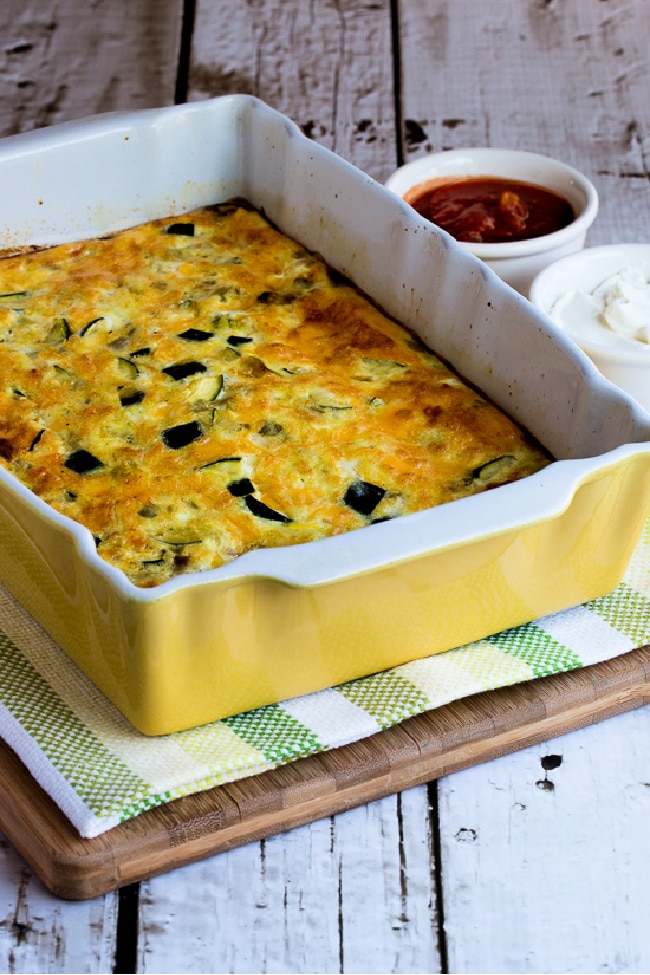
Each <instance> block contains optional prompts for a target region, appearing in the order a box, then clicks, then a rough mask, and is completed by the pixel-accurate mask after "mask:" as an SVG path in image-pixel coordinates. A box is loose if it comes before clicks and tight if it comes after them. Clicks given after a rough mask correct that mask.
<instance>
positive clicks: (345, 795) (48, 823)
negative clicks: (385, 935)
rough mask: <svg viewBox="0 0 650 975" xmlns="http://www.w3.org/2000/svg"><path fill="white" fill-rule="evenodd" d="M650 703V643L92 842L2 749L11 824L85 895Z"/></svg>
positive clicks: (47, 878)
mask: <svg viewBox="0 0 650 975" xmlns="http://www.w3.org/2000/svg"><path fill="white" fill-rule="evenodd" d="M647 703H650V646H646V647H641V648H639V649H637V650H633V651H631V652H629V653H627V654H624V655H622V656H620V657H616V658H614V659H613V660H610V661H606V662H604V663H600V664H596V665H594V666H591V667H585V668H582V669H580V670H574V671H570V672H569V673H565V674H557V675H553V676H551V677H544V678H540V679H537V680H534V681H529V682H527V683H523V684H518V685H515V686H514V687H509V688H503V689H500V690H497V691H490V692H486V693H482V694H476V695H474V696H472V697H468V698H464V699H463V700H461V701H456V702H454V703H452V704H449V705H445V706H444V707H440V708H437V709H436V710H434V711H430V712H428V713H426V714H422V715H419V716H417V717H415V718H410V719H408V720H407V721H405V722H403V723H402V724H400V725H398V726H396V727H394V728H390V729H388V730H386V731H383V732H379V733H378V734H376V735H373V736H372V737H369V738H366V739H363V740H362V741H359V742H355V743H353V744H351V745H346V746H344V747H342V748H338V749H334V750H333V751H330V752H325V753H323V754H321V755H315V756H312V757H310V758H305V759H301V760H300V761H297V762H294V763H293V764H290V765H287V766H284V767H282V768H278V769H274V770H273V771H270V772H264V773H263V774H261V775H257V776H254V777H251V778H248V779H243V780H241V781H239V782H235V783H232V784H229V785H222V786H219V787H218V788H214V789H210V790H209V791H207V792H203V793H200V794H198V795H195V796H189V797H187V798H183V799H177V800H175V801H174V802H171V803H169V804H168V805H165V806H161V807H159V808H157V809H152V810H150V811H148V812H146V813H143V814H141V815H139V816H137V817H136V818H135V819H132V820H129V821H128V822H125V823H123V824H122V825H121V826H118V827H116V828H115V829H112V830H109V831H108V832H107V833H104V834H103V835H102V836H99V837H97V838H95V839H91V840H87V839H83V838H82V837H80V836H79V835H78V834H77V833H76V831H75V830H74V828H73V827H72V826H71V824H70V823H69V821H68V820H67V819H66V818H65V817H64V816H63V814H62V813H61V812H60V810H59V809H58V807H57V806H56V805H55V804H54V803H53V802H52V800H51V799H50V798H49V797H48V796H47V795H46V794H45V793H44V792H43V790H42V789H41V788H40V787H39V786H38V784H37V783H36V782H35V781H34V780H33V778H32V777H31V775H30V774H29V772H28V771H27V769H26V768H25V767H24V765H23V764H22V763H21V761H20V760H19V759H18V758H17V756H16V755H15V754H14V753H13V752H12V751H11V749H9V748H8V746H6V745H5V744H4V743H3V742H0V777H1V779H2V782H3V784H4V789H2V790H0V827H1V828H2V829H3V830H4V832H5V833H6V835H7V837H8V838H9V840H10V841H11V842H12V843H13V844H14V845H15V846H16V848H17V849H18V851H19V852H20V853H21V854H22V856H23V857H24V858H25V859H26V860H27V862H28V863H29V864H30V865H31V867H32V868H33V869H34V871H35V872H36V873H37V874H38V875H39V877H40V878H41V880H42V881H43V883H44V884H45V885H46V886H47V887H48V888H49V889H50V890H51V891H52V892H53V893H54V894H56V895H57V896H59V897H62V898H66V899H69V900H84V899H87V898H90V897H95V896H97V895H100V894H103V893H106V892H108V891H110V890H114V889H116V888H119V887H123V886H125V885H127V884H131V883H134V882H136V881H139V880H144V879H146V878H149V877H152V876H155V875H157V874H161V873H165V872H167V871H170V870H173V869H175V868H176V867H180V866H183V865H185V864H187V863H191V862H193V861H196V860H200V859H204V858H206V857H209V856H212V855H214V854H217V853H220V852H223V851H225V850H227V849H230V848H232V847H235V846H241V845H243V844H245V843H249V842H252V841H255V840H259V839H261V838H263V837H266V836H270V835H272V834H274V833H279V832H283V831H285V830H289V829H292V828H294V827H296V826H301V825H304V824H305V823H309V822H313V821H314V820H317V819H321V818H323V817H325V816H330V815H333V814H336V813H339V812H342V811H344V810H345V809H350V808H352V807H354V806H358V805H361V804H363V803H366V802H370V801H372V800H374V799H379V798H381V797H383V796H386V795H389V794H391V793H395V792H399V791H401V790H403V789H407V788H410V787H411V786H415V785H419V784H421V783H423V782H427V781H430V780H432V779H436V778H439V777H440V776H443V775H448V774H449V773H451V772H456V771H459V770H460V769H463V768H467V767H469V766H472V765H476V764H478V763H480V762H485V761H489V760H490V759H493V758H497V757H499V756H501V755H505V754H507V753H509V752H513V751H516V750H518V749H521V748H524V747H526V746H528V745H532V744H535V743H539V742H541V741H546V740H548V739H550V738H553V737H556V736H557V735H560V734H563V733H565V732H568V731H573V730H576V729H577V728H581V727H584V726H586V725H589V724H592V723H594V722H596V721H600V720H602V719H604V718H608V717H612V716H614V715H616V714H620V713H622V712H624V711H629V710H632V709H633V708H636V707H640V706H641V705H643V704H647Z"/></svg>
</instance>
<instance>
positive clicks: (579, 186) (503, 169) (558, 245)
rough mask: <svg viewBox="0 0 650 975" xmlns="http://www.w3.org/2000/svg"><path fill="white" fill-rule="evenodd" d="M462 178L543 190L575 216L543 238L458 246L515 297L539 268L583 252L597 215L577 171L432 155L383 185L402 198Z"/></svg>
mask: <svg viewBox="0 0 650 975" xmlns="http://www.w3.org/2000/svg"><path fill="white" fill-rule="evenodd" d="M468 175H470V176H471V175H476V176H479V175H480V176H502V177H508V178H511V179H518V180H522V181H524V182H527V183H535V184H537V185H538V186H544V187H546V188H547V189H550V190H553V191H554V192H555V193H559V194H560V195H561V196H564V197H566V199H567V200H568V201H569V203H570V204H571V205H572V207H573V209H574V211H575V214H576V217H575V220H573V222H572V223H570V224H569V225H568V226H567V227H564V228H563V229H562V230H557V231H555V232H554V233H552V234H547V235H546V236H544V237H536V238H531V239H529V240H522V241H509V242H507V243H503V244H488V243H484V244H474V243H461V247H464V248H465V249H466V250H468V251H470V253H472V254H474V255H475V256H476V257H479V258H481V260H483V261H485V263H486V264H488V265H489V266H490V267H491V268H492V269H493V270H494V271H496V273H497V274H498V275H499V277H500V278H502V280H504V281H506V282H507V283H508V284H509V285H511V286H512V287H513V288H515V289H516V290H517V291H519V292H520V293H521V294H523V295H526V296H527V295H528V291H529V288H530V284H531V282H532V280H533V278H534V277H535V276H536V275H537V274H538V273H539V272H540V271H541V270H542V268H544V267H546V266H547V265H548V264H550V263H552V262H553V261H556V260H558V258H561V257H564V255H565V254H572V253H573V252H574V251H579V250H581V249H582V247H584V242H585V235H586V233H587V230H588V229H589V227H590V226H591V224H592V223H593V222H594V220H595V218H596V214H597V212H598V194H597V192H596V189H595V187H594V186H593V184H592V183H591V182H590V180H588V179H587V177H586V176H584V175H583V174H582V173H580V172H578V170H577V169H573V168H572V167H571V166H567V165H566V164H565V163H563V162H560V161H559V160H557V159H551V158H549V157H548V156H542V155H540V154H539V153H536V152H523V151H519V150H516V149H490V148H472V149H453V150H450V151H448V152H436V153H432V154H431V155H427V156H422V157H420V158H419V159H416V160H415V161H414V162H410V163H407V164H406V165H405V166H401V167H400V168H399V169H397V170H396V171H395V172H394V173H393V175H392V176H391V177H390V178H389V179H388V180H387V182H386V186H387V187H388V189H390V190H392V191H393V192H394V193H397V194H398V196H401V197H402V198H403V197H404V194H405V193H407V192H408V190H409V189H411V188H412V187H414V186H417V185H418V184H420V183H424V182H426V181H427V180H430V179H438V178H440V177H449V178H450V179H451V178H452V177H454V176H468Z"/></svg>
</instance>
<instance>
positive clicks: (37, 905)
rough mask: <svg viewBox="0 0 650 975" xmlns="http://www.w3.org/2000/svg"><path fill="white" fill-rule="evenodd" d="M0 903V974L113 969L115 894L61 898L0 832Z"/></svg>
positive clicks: (115, 926)
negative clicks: (88, 898) (73, 900)
mask: <svg viewBox="0 0 650 975" xmlns="http://www.w3.org/2000/svg"><path fill="white" fill-rule="evenodd" d="M0 905H1V906H0V971H3V972H16V973H19V972H43V973H46V972H110V971H112V969H113V954H114V950H115V938H116V929H117V895H115V894H108V895H106V897H98V898H96V899H95V900H92V901H83V902H80V903H75V904H70V903H68V902H65V901H61V900H59V898H57V897H54V896H53V895H52V894H50V893H49V891H47V890H46V889H45V887H44V886H43V885H42V884H41V882H40V880H39V879H38V878H37V877H36V876H35V875H34V874H33V873H32V871H31V870H30V869H29V867H28V866H27V865H26V864H25V862H24V860H23V859H22V857H20V856H19V855H18V853H16V851H15V850H14V848H13V847H12V846H11V845H10V844H9V843H8V842H7V840H6V839H4V837H3V836H2V835H1V834H0Z"/></svg>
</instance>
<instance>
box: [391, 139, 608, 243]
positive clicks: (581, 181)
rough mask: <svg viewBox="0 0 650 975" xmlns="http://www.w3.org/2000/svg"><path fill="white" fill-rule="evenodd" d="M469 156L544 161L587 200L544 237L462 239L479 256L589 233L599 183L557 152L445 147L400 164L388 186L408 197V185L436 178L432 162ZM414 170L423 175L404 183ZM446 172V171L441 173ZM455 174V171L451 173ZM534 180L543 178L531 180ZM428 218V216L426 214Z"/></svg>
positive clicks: (495, 147) (597, 201) (563, 240)
mask: <svg viewBox="0 0 650 975" xmlns="http://www.w3.org/2000/svg"><path fill="white" fill-rule="evenodd" d="M463 156H464V157H467V158H468V159H471V158H473V159H476V160H477V161H478V162H480V161H481V160H489V159H498V158H499V157H510V158H511V159H512V160H513V161H517V159H520V160H524V161H526V162H528V163H539V164H540V165H544V166H547V167H549V168H552V169H553V171H554V172H556V173H558V174H559V173H562V174H563V175H564V176H566V177H567V178H568V180H569V181H570V182H571V183H572V184H574V185H575V186H576V187H577V188H578V189H579V190H580V191H581V193H582V194H583V195H584V204H583V207H582V210H581V212H580V213H579V214H578V216H577V217H576V218H575V220H573V221H572V222H571V223H570V224H569V225H568V226H566V227H563V228H562V229H561V230H555V231H554V232H553V233H551V234H546V235H545V236H543V237H531V238H529V239H528V240H521V241H507V242H505V243H497V244H487V243H486V244H483V243H476V244H474V243H468V242H466V241H458V243H460V245H461V247H464V248H466V249H467V250H469V251H471V253H472V254H474V255H475V256H476V257H480V258H483V259H486V258H488V259H492V260H494V259H499V258H502V259H508V258H516V257H526V256H529V255H533V254H540V253H543V252H544V251H547V250H552V249H553V248H555V247H562V246H563V245H564V244H567V243H568V242H569V241H572V240H575V238H576V237H579V236H580V235H581V234H586V232H587V230H588V229H589V227H590V226H591V225H592V223H593V222H594V220H595V219H596V215H597V213H598V206H599V198H598V191H597V190H596V187H595V186H594V184H593V183H592V181H591V180H590V179H589V177H588V176H586V175H585V174H584V173H582V172H580V170H578V169H576V168H575V167H573V166H571V165H569V164H568V163H565V162H563V161H562V160H561V159H556V158H555V157H553V156H546V155H544V154H543V153H539V152H532V151H529V150H527V149H510V148H507V147H500V146H468V147H467V148H457V149H443V150H441V151H440V152H431V153H427V154H426V155H423V156H419V157H418V158H417V159H413V160H411V162H408V163H404V165H402V166H399V167H398V168H397V169H396V170H394V171H393V172H392V173H391V175H390V176H389V177H388V179H387V180H386V182H385V186H386V187H387V189H389V190H391V192H393V193H396V194H397V195H398V196H399V197H400V198H401V199H404V197H403V194H404V193H405V192H406V190H407V189H410V188H412V187H413V186H417V185H418V184H419V183H425V182H427V180H428V179H433V178H435V176H434V174H428V175H427V172H426V171H427V169H428V167H429V166H434V165H435V163H436V161H439V160H442V159H443V158H444V159H445V160H449V161H450V162H451V161H453V160H454V159H459V158H462V157H463ZM474 172H475V174H476V175H480V173H479V171H478V170H475V171H474ZM409 173H411V174H413V175H415V174H418V173H419V174H421V178H419V179H418V180H417V181H415V180H413V181H412V182H410V183H409V184H408V186H405V185H403V179H404V177H407V176H408V174H409ZM441 175H444V174H441ZM449 175H450V176H451V175H452V174H451V173H450V174H449ZM458 175H472V172H471V171H467V172H465V171H464V172H462V173H459V174H458ZM488 175H497V174H496V173H489V174H488ZM531 182H537V183H538V184H540V183H541V181H540V180H539V179H538V180H531ZM422 219H426V218H422Z"/></svg>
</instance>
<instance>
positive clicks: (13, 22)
mask: <svg viewBox="0 0 650 975" xmlns="http://www.w3.org/2000/svg"><path fill="white" fill-rule="evenodd" d="M182 6H183V4H182V0H138V2H137V3H129V0H117V2H114V0H95V2H94V3H76V2H74V0H62V2H56V0H26V2H22V0H3V3H2V4H1V5H0V37H1V38H2V46H1V47H0V106H1V107H0V136H4V135H11V134H13V133H15V132H24V131H27V130H29V129H34V128H40V127H41V126H45V125H50V124H52V123H54V122H63V121H67V120H69V119H75V118H80V117H82V116H85V115H92V114H95V113H97V112H109V111H116V110H125V109H131V108H150V107H154V106H158V105H168V104H173V101H174V92H175V85H176V66H177V61H178V51H179V44H180V29H181V14H182Z"/></svg>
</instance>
